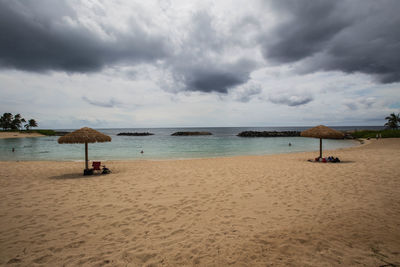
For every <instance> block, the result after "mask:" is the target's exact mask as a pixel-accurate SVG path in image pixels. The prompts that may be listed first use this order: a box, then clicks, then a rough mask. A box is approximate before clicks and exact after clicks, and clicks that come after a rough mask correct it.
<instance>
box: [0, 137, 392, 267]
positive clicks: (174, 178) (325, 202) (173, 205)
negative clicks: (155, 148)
mask: <svg viewBox="0 0 400 267" xmlns="http://www.w3.org/2000/svg"><path fill="white" fill-rule="evenodd" d="M316 149H317V148H316ZM317 155H318V152H306V153H295V154H281V155H267V156H243V157H230V158H215V159H214V158H210V159H193V160H170V161H144V160H143V161H142V160H138V161H126V162H123V161H114V162H107V163H106V165H107V167H109V168H110V169H111V170H112V171H113V173H112V174H109V175H94V176H91V177H83V176H82V175H81V173H82V169H83V163H82V162H0V248H1V249H0V265H5V264H7V263H8V264H10V265H11V266H12V265H15V266H34V265H44V266H63V265H65V266H76V265H88V266H103V265H105V266H191V265H199V266H226V265H233V266H268V265H272V266H287V265H289V266H290V265H292V266H339V265H341V266H357V265H360V266H380V265H385V264H393V265H399V264H400V168H399V166H400V139H382V140H377V141H375V140H373V141H372V142H371V143H369V144H366V145H362V146H359V147H353V148H349V149H340V150H336V151H330V152H326V153H325V155H334V156H337V157H339V158H340V159H341V160H342V161H343V162H342V163H339V164H333V163H310V162H307V159H309V158H314V157H315V156H317Z"/></svg>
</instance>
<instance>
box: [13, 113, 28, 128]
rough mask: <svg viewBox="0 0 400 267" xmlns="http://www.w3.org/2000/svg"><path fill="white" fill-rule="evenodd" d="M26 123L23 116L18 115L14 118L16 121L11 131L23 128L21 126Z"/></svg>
mask: <svg viewBox="0 0 400 267" xmlns="http://www.w3.org/2000/svg"><path fill="white" fill-rule="evenodd" d="M24 122H26V120H25V119H24V118H22V116H21V114H16V115H15V116H14V119H13V120H12V122H11V129H12V130H18V129H20V128H21V124H22V123H24Z"/></svg>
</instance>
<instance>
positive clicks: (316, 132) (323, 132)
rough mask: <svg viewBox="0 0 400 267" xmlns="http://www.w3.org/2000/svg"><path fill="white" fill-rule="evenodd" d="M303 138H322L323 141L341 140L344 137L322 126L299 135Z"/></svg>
mask: <svg viewBox="0 0 400 267" xmlns="http://www.w3.org/2000/svg"><path fill="white" fill-rule="evenodd" d="M300 135H301V136H303V137H314V138H323V139H341V138H343V137H344V134H343V133H341V132H339V131H336V130H334V129H331V128H329V127H326V126H324V125H318V126H316V127H314V128H311V129H308V130H305V131H303V132H301V134H300Z"/></svg>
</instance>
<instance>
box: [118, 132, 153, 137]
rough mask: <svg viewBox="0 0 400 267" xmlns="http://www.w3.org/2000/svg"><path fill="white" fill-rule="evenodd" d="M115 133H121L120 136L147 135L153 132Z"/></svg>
mask: <svg viewBox="0 0 400 267" xmlns="http://www.w3.org/2000/svg"><path fill="white" fill-rule="evenodd" d="M117 135H122V136H148V135H154V134H153V133H148V132H145V133H136V132H135V133H119V134H117Z"/></svg>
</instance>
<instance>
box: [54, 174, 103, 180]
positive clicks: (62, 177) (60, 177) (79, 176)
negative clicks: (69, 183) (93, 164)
mask: <svg viewBox="0 0 400 267" xmlns="http://www.w3.org/2000/svg"><path fill="white" fill-rule="evenodd" d="M99 176H101V173H98V174H97V173H95V174H92V175H83V174H81V173H66V174H62V175H57V176H51V177H50V179H54V180H65V179H87V178H95V177H96V178H97V177H99Z"/></svg>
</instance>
